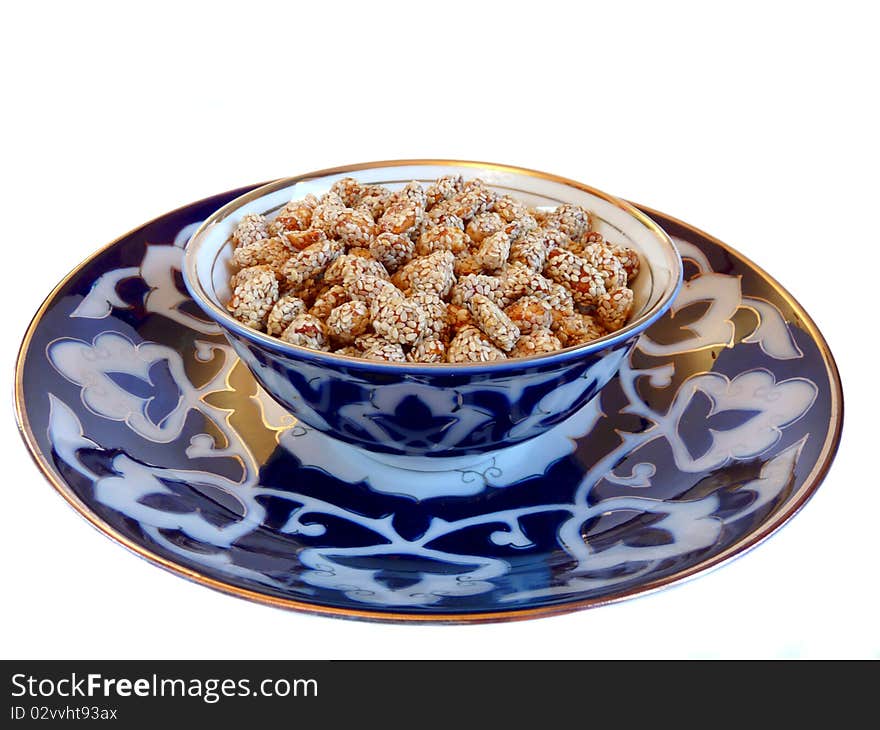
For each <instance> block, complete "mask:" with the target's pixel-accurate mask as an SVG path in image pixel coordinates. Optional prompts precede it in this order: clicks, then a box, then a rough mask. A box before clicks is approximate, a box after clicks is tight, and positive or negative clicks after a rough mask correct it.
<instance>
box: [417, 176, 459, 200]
mask: <svg viewBox="0 0 880 730" xmlns="http://www.w3.org/2000/svg"><path fill="white" fill-rule="evenodd" d="M463 185H464V178H463V177H462V176H461V175H443V177H438V178H437V179H436V180H435V181H434V182H433V183H432V184H431V185H429V186H428V188H427V190H425V198H426V201H427V204H428V207H429V208H431V207H433V206H435V205H437V203H440V202H442V201H444V200H449V198H451V197H452V196H453V195H455V194H456V193H458V192H461V188H462V186H463Z"/></svg>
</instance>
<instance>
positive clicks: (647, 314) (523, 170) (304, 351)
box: [183, 160, 683, 374]
mask: <svg viewBox="0 0 880 730" xmlns="http://www.w3.org/2000/svg"><path fill="white" fill-rule="evenodd" d="M407 165H412V166H415V165H421V166H426V165H436V166H438V167H439V166H455V167H472V168H474V169H476V170H481V169H482V170H486V169H488V170H502V171H505V172H510V173H517V174H523V175H529V176H531V177H537V178H540V179H542V180H549V181H551V182H554V183H558V184H560V185H565V186H568V187H571V188H574V189H575V190H580V191H582V192H585V193H587V194H589V195H593V196H594V197H597V198H599V199H600V200H603V201H605V202H606V203H609V204H610V205H613V206H614V207H615V208H618V209H619V210H622V211H624V212H625V213H626V214H627V215H629V216H631V217H632V218H635V219H636V220H637V221H639V222H640V223H641V224H642V225H643V226H645V228H647V229H648V230H649V231H650V232H651V233H652V234H653V235H654V236H655V237H656V238H657V239H658V240H660V241H662V242H663V243H664V244H665V245H666V247H667V249H668V250H669V251H670V252H671V254H672V255H671V257H670V258H671V260H670V262H669V263H670V265H671V276H670V285H669V286H668V287H666V289H665V291H663V293H662V294H661V296H660V297H659V298H658V299H657V301H656V302H654V304H653V305H652V306H651V307H650V308H649V309H648V310H646V311H644V312H642V314H641V315H639V316H638V317H637V318H636V319H634V320H633V321H632V322H629V323H627V324H626V326H624V327H622V328H621V329H619V330H617V331H616V332H611V333H609V334H607V335H604V336H602V337H598V338H596V339H595V340H590V342H588V343H585V344H583V345H577V346H574V347H571V348H563V349H562V350H558V351H556V352H553V353H548V354H542V355H530V356H528V357H519V358H516V359H515V360H510V361H503V362H502V363H498V362H494V363H490V364H487V363H483V362H466V363H454V364H450V363H406V370H408V371H416V372H421V371H424V372H425V373H428V372H430V373H438V372H439V373H441V374H443V372H444V371H450V372H459V371H461V370H466V371H468V372H470V371H482V370H491V371H494V372H499V371H501V370H515V369H517V368H519V367H530V366H532V365H541V364H543V363H550V362H556V361H560V360H562V359H564V360H565V361H568V360H573V359H576V358H577V357H578V356H580V355H583V354H585V353H589V352H595V351H599V350H601V349H602V348H604V347H606V346H610V345H611V344H614V343H618V342H622V341H624V340H626V339H627V338H629V337H633V336H636V335H637V334H640V333H641V332H642V331H644V330H645V329H646V328H647V327H648V326H650V325H651V324H653V321H654V320H655V319H658V318H659V317H660V316H662V314H663V313H664V312H665V311H666V310H667V309H668V307H669V305H670V303H671V300H672V299H673V298H674V297H675V296H676V295H677V293H678V291H679V290H680V287H681V284H682V278H683V265H682V262H681V257H680V256H679V255H678V250H677V249H676V247H675V244H674V243H673V241H672V239H671V238H670V237H669V234H667V233H666V231H664V230H663V228H662V227H660V226H658V225H657V223H656V221H654V220H652V219H651V218H650V217H649V216H647V215H645V214H644V213H643V212H642V211H640V210H639V209H638V208H636V207H635V206H634V205H632V204H631V203H628V202H627V201H625V200H622V199H620V198H617V197H615V196H613V195H610V194H609V193H606V192H603V191H602V190H598V189H596V188H594V187H591V186H589V185H585V184H584V183H581V182H578V181H577V180H571V179H569V178H566V177H560V176H558V175H551V174H550V173H549V172H542V171H540V170H532V169H529V168H527V167H515V166H513V165H502V164H499V163H497V162H477V161H474V160H383V161H380V162H361V163H358V164H355V165H344V166H342V167H329V168H327V169H325V170H316V171H314V172H307V173H305V174H303V175H295V176H293V177H285V178H281V179H279V180H273V181H272V182H269V183H266V184H265V185H261V186H260V187H258V188H256V189H254V190H249V191H248V192H246V193H243V194H242V195H240V196H238V197H237V198H235V199H234V200H230V201H229V202H228V203H227V204H226V205H224V206H223V207H222V208H220V209H218V210H217V211H215V212H214V213H212V214H211V215H210V216H208V217H207V218H206V219H205V220H204V221H202V224H201V225H200V226H199V227H198V228H197V229H196V230H195V232H194V233H193V234H192V236H191V238H190V240H191V241H195V240H196V239H198V238H199V237H200V236H201V235H202V234H203V233H205V232H206V231H207V230H208V229H209V228H210V227H211V226H213V225H216V224H217V223H219V222H221V221H223V220H225V219H226V218H228V217H229V216H230V215H231V214H232V213H234V212H235V211H237V210H238V209H239V208H241V207H242V206H244V205H247V204H248V203H251V202H253V201H254V200H257V199H259V198H261V197H263V196H265V195H268V194H269V193H272V192H275V191H276V190H281V189H283V188H285V187H287V186H289V185H292V184H295V183H301V182H305V181H307V180H313V179H316V178H323V177H327V176H328V175H340V174H344V173H353V172H358V171H360V170H375V169H379V168H384V167H404V166H407ZM193 251H194V249H193V248H190V247H188V248H187V256H186V259H185V262H184V272H183V273H184V277H185V278H186V279H187V280H188V282H187V283H188V286H189V287H190V288H191V289H193V290H195V291H196V292H197V293H198V299H195V297H194V300H195V301H196V304H198V306H200V307H202V308H203V309H205V308H207V309H208V310H210V311H209V312H208V313H209V315H210V316H211V317H212V318H213V319H214V321H215V322H217V323H218V324H219V325H220V326H221V327H224V328H225V329H230V330H232V331H233V332H235V333H236V334H239V335H241V336H243V337H247V338H249V339H252V340H255V341H257V342H259V343H260V344H262V345H263V346H265V347H269V348H272V349H275V350H281V351H282V352H284V351H287V350H289V351H290V353H291V354H301V355H306V356H307V357H309V358H310V359H313V360H318V361H319V362H320V361H328V362H333V363H341V364H346V363H347V364H351V365H354V366H356V367H358V368H364V367H368V368H369V369H370V370H389V371H399V370H401V365H400V364H399V363H392V362H382V361H370V362H369V364H368V365H365V361H364V360H363V358H355V357H350V356H348V355H337V354H336V353H325V352H319V351H315V350H312V349H310V348H306V347H301V346H299V345H294V344H291V343H289V342H284V341H282V340H279V339H278V338H277V337H272V336H270V335H266V334H264V333H262V332H259V331H257V330H252V329H250V328H248V327H244V326H243V325H242V324H241V323H240V322H239V321H238V320H236V319H235V318H234V317H232V316H231V315H230V314H229V312H227V311H226V310H225V309H223V307H220V306H218V305H217V304H215V303H214V301H213V300H212V299H211V297H210V296H209V295H208V292H207V291H205V288H204V287H203V286H202V284H201V281H200V280H199V277H198V275H197V274H196V265H195V254H194V253H192V252H193ZM215 260H216V259H215ZM648 268H650V267H648ZM188 269H189V270H190V271H191V274H192V275H191V276H190V275H188V273H187V270H188Z"/></svg>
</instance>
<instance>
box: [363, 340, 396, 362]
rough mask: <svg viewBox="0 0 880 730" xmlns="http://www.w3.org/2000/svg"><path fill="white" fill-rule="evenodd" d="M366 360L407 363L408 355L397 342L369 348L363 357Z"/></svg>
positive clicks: (379, 344)
mask: <svg viewBox="0 0 880 730" xmlns="http://www.w3.org/2000/svg"><path fill="white" fill-rule="evenodd" d="M361 357H362V358H364V360H385V361H388V362H406V355H405V354H404V352H403V347H401V346H400V345H399V344H397V343H396V342H384V341H383V342H381V343H378V342H377V343H376V344H375V345H373V346H372V347H368V348H367V349H366V350H364V351H363V354H362V355H361Z"/></svg>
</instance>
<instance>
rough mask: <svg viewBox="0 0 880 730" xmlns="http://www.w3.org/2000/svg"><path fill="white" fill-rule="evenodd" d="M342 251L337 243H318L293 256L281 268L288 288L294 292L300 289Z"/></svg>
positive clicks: (340, 245)
mask: <svg viewBox="0 0 880 730" xmlns="http://www.w3.org/2000/svg"><path fill="white" fill-rule="evenodd" d="M343 251H344V249H343V247H342V244H341V243H339V241H319V242H318V243H313V244H312V245H311V246H307V247H306V248H304V249H303V250H302V251H298V252H297V253H295V254H293V256H291V257H290V258H289V259H288V260H287V262H286V263H285V264H284V266H283V267H282V268H281V273H282V275H283V276H284V278H285V279H286V281H287V286H288V288H289V289H291V290H293V291H294V292H296V291H297V290H299V289H302V288H303V287H304V286H305V285H306V283H307V282H308V280H309V279H312V278H314V277H316V276H317V275H318V274H320V273H321V272H323V271H324V269H325V268H327V266H328V265H329V264H330V263H331V262H333V261H334V260H335V259H336V258H338V257H339V256H341V255H342V252H343Z"/></svg>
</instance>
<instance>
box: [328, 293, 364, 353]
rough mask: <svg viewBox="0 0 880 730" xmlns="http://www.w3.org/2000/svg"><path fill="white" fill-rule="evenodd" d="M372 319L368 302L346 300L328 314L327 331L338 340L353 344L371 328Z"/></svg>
mask: <svg viewBox="0 0 880 730" xmlns="http://www.w3.org/2000/svg"><path fill="white" fill-rule="evenodd" d="M370 321H371V320H370V307H369V306H368V305H367V303H366V302H360V301H349V302H345V303H344V304H340V305H339V306H338V307H336V308H334V309H333V310H331V312H330V314H329V315H327V333H328V334H329V335H330V337H332V338H333V339H334V340H336V341H338V342H341V343H343V344H351V343H352V342H354V340H355V338H356V337H358V336H359V335H362V334H364V332H366V331H367V330H368V329H369V327H370Z"/></svg>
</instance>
